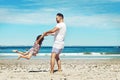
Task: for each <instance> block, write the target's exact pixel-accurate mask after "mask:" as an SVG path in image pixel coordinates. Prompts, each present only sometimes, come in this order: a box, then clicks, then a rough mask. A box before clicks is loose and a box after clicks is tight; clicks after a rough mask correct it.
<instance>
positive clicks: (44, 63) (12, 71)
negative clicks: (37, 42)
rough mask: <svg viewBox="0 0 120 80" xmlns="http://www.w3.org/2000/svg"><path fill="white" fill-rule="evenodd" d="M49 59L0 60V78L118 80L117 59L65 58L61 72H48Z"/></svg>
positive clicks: (15, 79)
mask: <svg viewBox="0 0 120 80" xmlns="http://www.w3.org/2000/svg"><path fill="white" fill-rule="evenodd" d="M49 67H50V65H49V59H37V60H13V59H11V60H0V79H1V80H119V79H120V60H119V59H104V60H103V59H97V60H95V59H94V60H93V59H89V60H88V59H79V60H78V59H73V60H71V59H66V60H62V70H63V71H62V72H61V73H59V72H57V66H56V65H55V73H54V74H53V75H50V73H49Z"/></svg>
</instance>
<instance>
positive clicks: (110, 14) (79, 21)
mask: <svg viewBox="0 0 120 80" xmlns="http://www.w3.org/2000/svg"><path fill="white" fill-rule="evenodd" d="M57 13H63V14H64V17H65V19H64V21H65V23H66V25H67V32H66V37H65V46H120V0H57V1H56V0H14V1H13V0H0V45H3V46H4V45H5V46H10V45H15V46H16V45H26V46H27V45H33V43H34V41H35V39H36V37H37V36H38V35H39V34H42V33H43V32H46V31H48V30H50V29H52V28H54V27H55V26H56V20H55V17H56V14H57ZM53 39H54V37H53V36H48V37H45V40H44V42H43V45H44V46H52V45H53V43H54V40H53Z"/></svg>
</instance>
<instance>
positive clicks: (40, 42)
mask: <svg viewBox="0 0 120 80" xmlns="http://www.w3.org/2000/svg"><path fill="white" fill-rule="evenodd" d="M41 36H42V35H38V36H37V38H36V40H38V39H39V38H40V37H41ZM43 40H44V37H43V38H42V39H41V40H40V41H39V45H41V44H42V42H43Z"/></svg>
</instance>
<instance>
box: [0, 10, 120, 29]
mask: <svg viewBox="0 0 120 80" xmlns="http://www.w3.org/2000/svg"><path fill="white" fill-rule="evenodd" d="M55 11H56V9H52V8H42V9H40V10H36V11H33V12H29V13H28V12H25V13H21V12H19V10H17V9H7V8H0V13H1V14H0V23H10V24H28V25H31V24H40V25H41V24H43V25H50V24H55V15H56V12H55ZM52 12H55V13H52ZM65 22H66V23H67V25H68V26H71V27H96V28H111V27H120V15H114V14H99V15H98V14H96V15H95V14H94V15H90V16H88V15H82V14H79V15H77V16H76V15H72V16H68V15H66V16H65Z"/></svg>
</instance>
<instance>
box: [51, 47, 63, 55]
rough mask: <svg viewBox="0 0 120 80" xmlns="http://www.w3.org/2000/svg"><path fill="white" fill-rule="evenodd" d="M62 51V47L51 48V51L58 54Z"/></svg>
mask: <svg viewBox="0 0 120 80" xmlns="http://www.w3.org/2000/svg"><path fill="white" fill-rule="evenodd" d="M61 52H62V49H57V48H54V47H53V48H52V53H56V54H60V53H61Z"/></svg>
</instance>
